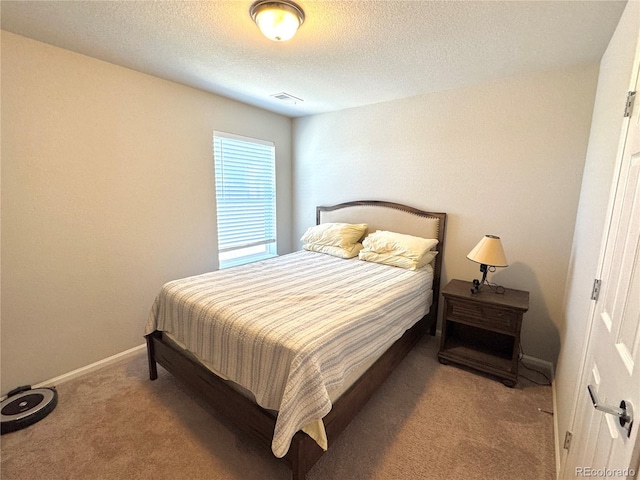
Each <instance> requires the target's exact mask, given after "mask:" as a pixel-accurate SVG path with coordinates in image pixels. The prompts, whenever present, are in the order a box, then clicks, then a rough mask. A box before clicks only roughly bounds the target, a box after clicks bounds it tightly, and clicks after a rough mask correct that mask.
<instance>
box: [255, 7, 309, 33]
mask: <svg viewBox="0 0 640 480" xmlns="http://www.w3.org/2000/svg"><path fill="white" fill-rule="evenodd" d="M249 14H250V15H251V18H253V21H254V22H256V25H258V27H259V28H260V30H261V31H262V33H263V34H264V36H265V37H267V38H268V39H270V40H273V41H274V42H284V41H285V40H289V39H290V38H292V37H293V36H294V35H295V34H296V32H297V31H298V28H299V27H300V25H302V23H303V22H304V12H303V11H302V9H301V8H300V7H299V6H298V5H296V4H295V3H293V2H291V1H290V0H258V1H257V2H254V3H253V4H252V5H251V8H249Z"/></svg>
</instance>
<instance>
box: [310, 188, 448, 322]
mask: <svg viewBox="0 0 640 480" xmlns="http://www.w3.org/2000/svg"><path fill="white" fill-rule="evenodd" d="M329 222H344V223H366V224H367V225H368V227H369V228H368V232H375V231H376V230H388V231H391V232H398V233H404V234H407V235H415V236H418V237H423V238H437V239H438V246H437V248H436V249H437V250H438V252H439V253H438V255H437V256H436V258H435V262H434V266H433V303H432V309H431V312H430V314H431V313H433V315H434V317H433V318H434V323H433V325H434V328H435V320H437V316H438V303H439V302H438V300H439V297H440V278H441V274H442V261H443V259H444V246H445V244H444V232H445V227H446V223H447V214H446V213H434V212H427V211H425V210H420V209H418V208H414V207H409V206H407V205H402V204H399V203H392V202H383V201H378V200H359V201H354V202H346V203H340V204H338V205H333V206H329V207H316V224H318V225H319V224H321V223H329Z"/></svg>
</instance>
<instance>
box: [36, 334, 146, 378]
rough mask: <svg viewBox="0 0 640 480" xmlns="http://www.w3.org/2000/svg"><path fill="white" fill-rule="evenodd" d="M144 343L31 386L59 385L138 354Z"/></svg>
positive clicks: (144, 345)
mask: <svg viewBox="0 0 640 480" xmlns="http://www.w3.org/2000/svg"><path fill="white" fill-rule="evenodd" d="M146 346H147V345H146V344H145V343H143V344H142V345H138V346H137V347H133V348H130V349H129V350H125V351H124V352H120V353H116V354H115V355H112V356H110V357H108V358H104V359H102V360H98V361H97V362H95V363H92V364H90V365H87V366H85V367H81V368H78V369H77V370H73V371H71V372H69V373H65V374H63V375H60V376H58V377H55V378H51V379H49V380H46V381H44V382H41V383H39V384H37V385H34V386H33V387H32V388H42V387H50V386H55V385H60V384H61V383H65V382H68V381H69V380H73V379H74V378H78V377H81V376H83V375H86V374H88V373H91V372H95V371H96V370H100V369H102V368H104V367H107V366H109V365H112V364H114V363H116V362H119V361H120V360H124V359H125V358H129V357H132V356H134V355H137V354H139V353H140V352H141V351H143V350H144V349H145V348H146Z"/></svg>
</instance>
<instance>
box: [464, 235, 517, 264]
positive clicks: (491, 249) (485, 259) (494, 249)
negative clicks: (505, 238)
mask: <svg viewBox="0 0 640 480" xmlns="http://www.w3.org/2000/svg"><path fill="white" fill-rule="evenodd" d="M467 258H468V259H469V260H471V261H473V262H476V263H480V264H482V265H489V266H492V267H506V266H508V265H509V263H508V262H507V257H506V256H505V254H504V249H503V248H502V243H501V242H500V237H496V236H495V235H485V236H484V237H483V238H482V240H480V241H479V242H478V244H477V245H476V246H475V247H473V250H471V251H470V252H469V254H468V255H467Z"/></svg>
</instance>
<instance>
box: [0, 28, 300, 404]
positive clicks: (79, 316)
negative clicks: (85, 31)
mask: <svg viewBox="0 0 640 480" xmlns="http://www.w3.org/2000/svg"><path fill="white" fill-rule="evenodd" d="M214 129H216V130H222V131H226V132H231V133H236V134H240V135H247V136H250V137H255V138H261V139H267V140H272V141H274V142H275V145H276V162H277V173H276V175H277V183H278V212H277V214H278V220H279V228H278V238H279V251H280V252H281V253H287V252H289V251H290V250H291V242H290V239H291V230H290V219H291V210H290V208H291V207H290V205H291V120H290V119H289V118H287V117H283V116H280V115H277V114H273V113H269V112H266V111H263V110H260V109H257V108H253V107H250V106H247V105H244V104H241V103H238V102H234V101H231V100H227V99H224V98H222V97H219V96H216V95H212V94H209V93H205V92H202V91H199V90H195V89H192V88H188V87H185V86H182V85H179V84H176V83H172V82H168V81H165V80H161V79H158V78H155V77H152V76H149V75H144V74H141V73H138V72H135V71H132V70H128V69H125V68H121V67H118V66H115V65H112V64H109V63H106V62H102V61H99V60H95V59H93V58H89V57H86V56H82V55H78V54H75V53H72V52H69V51H66V50H62V49H59V48H56V47H52V46H49V45H46V44H43V43H39V42H35V41H33V40H30V39H26V38H24V37H20V36H17V35H14V34H10V33H7V32H2V140H3V142H2V170H3V171H2V199H1V202H2V280H1V281H2V300H1V305H2V358H1V360H2V392H6V391H7V390H9V389H10V388H13V387H15V386H17V385H23V384H27V383H31V384H34V383H38V382H41V381H44V380H46V379H49V378H52V377H55V376H57V375H61V374H64V373H67V372H69V371H71V370H74V369H76V368H79V367H82V366H85V365H87V364H90V363H92V362H95V361H97V360H101V359H104V358H106V357H108V356H111V355H114V354H117V353H120V352H122V351H124V350H127V349H129V348H132V347H134V346H137V345H140V344H141V343H143V341H144V340H143V337H142V335H143V332H144V325H145V322H146V319H147V315H148V312H149V309H150V308H151V304H152V303H153V299H154V297H155V295H156V293H157V292H158V291H159V289H160V286H161V285H162V284H163V283H164V282H165V281H168V280H171V279H174V278H178V277H182V276H187V275H193V274H197V273H201V272H205V271H209V270H212V269H215V268H216V266H217V258H216V242H217V240H216V212H215V193H214V179H213V161H212V134H213V130H214Z"/></svg>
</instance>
